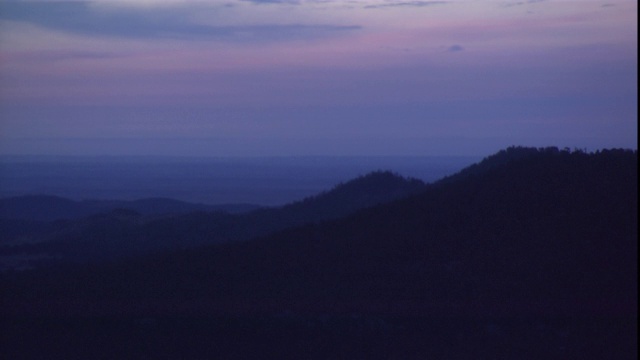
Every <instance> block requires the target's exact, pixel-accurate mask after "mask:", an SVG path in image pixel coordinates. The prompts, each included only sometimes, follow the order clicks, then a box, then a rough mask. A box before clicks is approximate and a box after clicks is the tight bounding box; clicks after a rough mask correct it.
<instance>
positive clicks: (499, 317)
mask: <svg viewBox="0 0 640 360" xmlns="http://www.w3.org/2000/svg"><path fill="white" fill-rule="evenodd" d="M637 177H638V176H637V152H635V151H627V150H607V151H600V152H597V153H591V154H588V153H584V152H580V151H576V152H570V151H558V150H556V149H527V148H510V149H507V150H505V151H503V152H501V153H499V154H496V155H495V156H494V157H490V158H488V159H487V160H485V161H483V162H481V163H479V164H478V165H477V166H475V167H472V168H469V169H467V170H464V171H463V172H461V173H460V174H458V175H456V176H454V177H451V178H448V179H444V180H443V181H441V182H437V183H435V184H433V185H430V186H428V187H427V188H426V189H425V190H424V191H422V192H420V193H418V194H415V195H413V196H411V197H408V198H405V199H400V200H397V201H394V202H391V203H386V204H380V205H378V206H373V207H369V208H366V209H363V210H361V211H358V212H357V213H355V214H352V215H350V216H348V217H345V218H342V219H337V220H332V221H327V222H323V223H315V224H308V225H305V226H302V227H297V228H291V229H288V230H285V231H281V232H279V233H276V234H272V235H270V236H266V237H261V238H256V239H254V240H252V241H247V242H242V243H233V244H225V245H219V246H213V247H205V248H199V249H197V250H184V251H180V252H175V253H172V254H165V255H162V256H154V257H149V258H144V259H138V260H130V261H126V262H122V263H118V264H111V265H104V266H94V267H74V268H60V269H56V270H55V271H53V270H52V271H48V272H37V271H36V272H26V273H21V274H5V275H4V277H3V286H4V287H5V288H6V290H8V292H7V294H9V295H7V296H5V297H4V298H3V304H2V309H3V314H4V315H3V316H4V317H6V318H9V319H11V321H12V322H11V324H12V329H17V330H16V331H18V330H19V331H22V333H24V334H30V332H29V331H28V330H26V328H25V327H26V325H24V323H23V322H21V321H20V320H17V319H16V316H29V317H30V318H31V319H33V318H34V317H35V318H39V319H43V318H44V319H49V320H42V321H44V322H45V324H46V325H39V327H38V329H42V328H43V326H45V327H46V326H49V328H50V327H51V326H53V327H55V325H52V324H55V321H53V320H50V316H56V317H63V318H65V317H73V318H74V319H78V318H77V317H78V316H80V318H82V319H96V318H99V319H103V320H102V321H105V320H104V319H110V320H108V321H111V322H107V323H108V325H105V326H106V327H107V328H108V329H109V330H108V331H111V332H113V331H114V330H113V329H114V327H115V328H117V327H118V326H120V328H121V329H124V330H122V331H124V332H125V333H127V334H131V333H135V334H138V336H141V337H142V338H144V339H146V341H156V342H155V343H154V344H160V343H161V340H158V339H166V338H168V337H167V336H166V335H160V334H164V333H163V331H165V332H166V331H168V330H167V328H166V327H169V326H171V327H173V326H178V327H180V326H183V327H188V328H190V329H191V331H192V332H191V333H189V334H190V335H184V337H182V339H183V340H185V341H186V339H193V337H196V338H198V337H206V335H205V334H214V335H212V336H213V340H211V341H213V343H214V344H217V345H215V346H212V345H211V342H207V341H204V340H194V342H195V343H196V345H195V347H194V348H196V349H198V350H197V354H198V355H199V356H202V355H203V354H204V355H208V356H215V355H224V356H229V357H234V356H233V354H236V355H237V356H236V357H237V358H243V357H246V353H244V352H243V351H244V350H246V349H251V351H253V350H256V349H258V350H259V349H263V350H264V351H271V352H272V354H276V356H278V357H282V356H284V355H285V354H289V353H288V352H286V351H285V352H281V351H279V350H276V349H277V346H280V345H284V346H289V348H290V349H291V351H292V353H293V354H298V355H301V354H305V351H307V352H306V354H307V355H308V357H312V358H327V357H334V358H385V359H386V358H416V359H417V358H441V359H446V358H458V359H475V358H505V359H506V358H518V359H523V358H529V359H536V358H555V359H565V358H592V359H599V358H609V357H613V358H617V359H633V358H636V357H637V340H636V335H637V330H636V329H637V241H638V239H637V235H638V222H637V198H638V197H637V195H638V194H637V180H638V179H637ZM18 314H19V315H18ZM122 317H124V318H125V319H153V325H148V324H147V325H144V326H152V329H153V330H152V331H151V333H152V334H151V333H149V332H148V333H142V332H143V330H140V329H141V328H144V326H142V325H139V324H140V323H136V322H133V323H132V322H127V321H125V320H122ZM18 319H19V317H18ZM114 319H120V320H118V321H116V320H114ZM194 319H200V320H199V321H204V322H198V321H196V320H194ZM202 319H210V320H207V321H208V322H207V321H205V320H202ZM221 319H223V320H221ZM78 321H79V320H76V323H75V325H74V326H76V327H77V328H87V327H88V328H90V329H91V331H93V333H92V334H93V335H91V336H89V337H83V338H82V339H83V340H81V341H84V342H86V343H90V344H94V343H96V342H99V339H100V337H99V336H98V335H97V334H98V333H99V330H98V329H99V327H96V326H98V325H95V324H94V323H88V322H87V321H88V320H83V321H84V322H82V321H80V322H78ZM131 321H134V320H131ZM220 321H223V322H224V324H226V325H221V324H220ZM88 324H93V325H88ZM132 324H133V325H132ZM135 324H138V325H135ZM185 324H188V325H185ZM195 324H198V325H195ZM243 327H244V328H246V329H249V330H247V331H248V332H247V333H246V334H248V335H246V336H248V337H246V338H243V340H239V338H237V337H236V336H241V335H238V334H240V333H242V331H241V330H239V329H241V328H243ZM203 329H206V330H203ZM147 330H148V329H147ZM38 331H43V330H38ZM140 334H142V335H140ZM229 334H232V335H229ZM163 336H164V337H163ZM8 338H9V339H10V340H11V341H13V342H10V343H11V344H13V345H12V346H13V349H14V351H15V352H16V353H18V352H20V351H23V350H24V349H22V348H21V347H20V346H18V345H15V343H16V342H17V341H18V340H16V339H18V338H19V336H18V335H12V336H9V337H8ZM241 338H242V336H241ZM164 345H165V346H167V347H166V348H165V349H166V351H169V352H171V351H173V352H175V353H179V354H184V353H182V351H183V350H180V349H181V347H180V346H179V345H178V344H173V345H167V344H164ZM47 346H49V345H47ZM116 348H117V349H118V351H121V352H123V353H124V352H126V348H122V347H119V348H118V347H116ZM21 349H22V350H21ZM303 349H306V350H303ZM192 350H193V348H192ZM247 351H249V350H247ZM243 354H244V356H243ZM268 354H271V353H268ZM367 354H368V355H367ZM191 357H192V358H196V357H197V356H191Z"/></svg>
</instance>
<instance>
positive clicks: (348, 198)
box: [0, 171, 425, 267]
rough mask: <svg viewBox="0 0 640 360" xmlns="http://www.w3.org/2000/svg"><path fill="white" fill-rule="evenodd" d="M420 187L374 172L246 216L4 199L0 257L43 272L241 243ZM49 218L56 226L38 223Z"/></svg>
mask: <svg viewBox="0 0 640 360" xmlns="http://www.w3.org/2000/svg"><path fill="white" fill-rule="evenodd" d="M424 187H425V184H424V183H423V182H422V181H420V180H416V179H405V178H402V177H400V176H399V175H396V174H393V173H391V172H384V171H378V172H373V173H370V174H367V175H365V176H361V177H359V178H356V179H353V180H351V181H348V182H346V183H343V184H339V185H337V186H336V187H335V188H334V189H331V190H330V191H326V192H324V193H321V194H318V195H316V196H313V197H309V198H306V199H304V200H301V201H298V202H295V203H292V204H289V205H285V206H282V207H276V208H263V209H254V211H248V210H249V209H250V207H249V206H244V207H242V206H241V205H236V206H232V205H226V206H206V205H199V204H189V203H183V202H179V201H174V200H168V199H144V200H138V201H130V202H121V201H82V202H75V201H71V200H67V199H62V198H56V197H48V196H33V197H21V198H8V199H2V200H0V215H2V216H0V231H2V233H0V235H3V237H4V238H3V239H2V237H1V236H0V240H1V241H0V255H4V256H6V257H10V258H15V257H16V256H23V257H24V259H33V261H26V263H25V261H22V262H20V264H21V265H22V266H36V265H38V266H43V265H50V264H52V263H57V262H61V261H63V262H68V261H73V262H94V261H98V260H111V259H116V258H121V257H128V256H133V255H143V254H147V253H152V252H157V251H168V250H175V249H185V248H190V247H193V246H197V245H204V244H217V243H224V242H229V241H238V240H247V239H250V238H252V237H256V236H264V235H267V234H269V233H271V232H273V231H278V230H283V229H286V228H288V227H292V226H299V225H302V224H306V223H313V222H317V221H323V220H328V219H336V218H339V217H342V216H346V215H348V214H350V213H353V212H354V211H356V210H358V209H362V208H366V207H369V206H373V205H376V204H380V203H384V202H388V201H391V200H394V199H399V198H402V197H406V196H409V195H411V194H415V193H417V192H420V191H422V190H424ZM213 210H216V211H213ZM82 215H84V216H82ZM3 216H4V217H5V219H2V217H3ZM51 219H60V220H57V221H55V222H53V223H51V222H45V221H44V220H51ZM5 267H7V266H5Z"/></svg>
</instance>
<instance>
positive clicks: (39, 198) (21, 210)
mask: <svg viewBox="0 0 640 360" xmlns="http://www.w3.org/2000/svg"><path fill="white" fill-rule="evenodd" d="M257 208H259V206H257V205H250V204H222V205H205V204H192V203H188V202H184V201H179V200H173V199H165V198H147V199H139V200H133V201H123V200H83V201H75V200H70V199H66V198H62V197H59V196H51V195H25V196H16V197H9V198H2V199H0V218H2V219H9V220H31V221H42V222H49V221H55V220H72V219H79V218H83V217H87V216H91V215H95V214H99V213H106V212H110V211H112V210H115V209H130V210H134V211H136V212H139V213H140V214H142V215H166V214H180V213H189V212H194V211H222V212H229V213H242V212H247V211H251V210H255V209H257Z"/></svg>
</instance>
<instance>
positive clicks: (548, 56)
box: [0, 0, 638, 157]
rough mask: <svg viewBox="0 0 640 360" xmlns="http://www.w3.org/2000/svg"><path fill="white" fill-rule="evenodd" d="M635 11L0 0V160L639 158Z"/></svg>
mask: <svg viewBox="0 0 640 360" xmlns="http://www.w3.org/2000/svg"><path fill="white" fill-rule="evenodd" d="M637 28H638V18H637V1H635V0H634V1H630V0H597V1H594V0H579V1H577V0H575V1H553V0H516V1H511V0H497V1H484V0H451V1H420V0H417V1H412V0H372V1H359V0H347V1H341V0H335V1H334V0H238V1H228V0H224V1H217V0H210V1H206V2H205V1H201V2H199V1H186V0H185V1H177V0H165V1H161V0H158V1H151V0H130V1H111V0H110V1H106V0H95V1H88V2H87V1H66V2H60V1H25V0H23V1H20V0H2V1H0V155H41V154H49V155H114V156H115V155H118V156H119V155H176V156H216V157H218V156H307V155H330V156H361V155H375V156H385V155H394V156H397V155H411V156H441V155H489V154H491V153H493V152H495V151H498V150H500V149H502V148H505V147H507V146H510V145H523V146H558V147H561V148H564V147H569V148H572V149H573V148H579V149H587V150H595V149H600V148H611V147H624V148H634V149H635V148H637V130H638V129H637V128H638V126H637V118H638V103H637V92H638V91H637V86H638V83H637V75H638V72H637V67H638V56H637V50H638V38H637Z"/></svg>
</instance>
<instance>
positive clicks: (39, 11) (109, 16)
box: [0, 2, 361, 42]
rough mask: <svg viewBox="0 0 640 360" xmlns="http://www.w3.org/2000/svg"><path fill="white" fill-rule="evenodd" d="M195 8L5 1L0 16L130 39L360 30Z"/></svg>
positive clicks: (294, 36) (281, 36) (267, 37)
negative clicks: (221, 19) (206, 14)
mask: <svg viewBox="0 0 640 360" xmlns="http://www.w3.org/2000/svg"><path fill="white" fill-rule="evenodd" d="M197 10H198V9H197V8H188V7H186V8H185V7H178V8H175V7H171V8H157V9H152V10H149V9H137V8H131V7H130V8H116V9H108V10H105V9H96V8H92V7H91V6H90V4H89V3H85V2H68V3H18V2H13V3H5V4H4V5H2V11H1V12H0V20H9V21H17V22H26V23H31V24H34V25H37V26H40V27H44V28H48V29H52V30H57V31H63V32H67V33H72V34H77V35H85V36H93V37H115V38H131V39H178V40H218V41H234V42H262V41H287V40H299V39H310V38H321V37H325V36H331V35H335V34H338V33H342V32H348V31H353V30H359V29H360V28H361V27H360V26H358V25H330V24H296V23H294V24H259V25H224V26H216V25H209V24H201V23H197V22H194V21H192V20H191V16H192V15H193V13H194V11H195V12H197Z"/></svg>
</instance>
